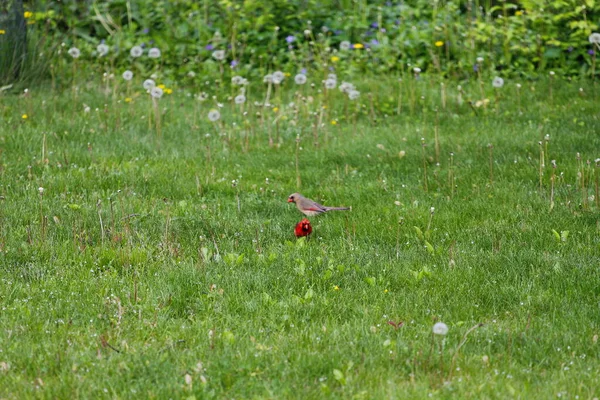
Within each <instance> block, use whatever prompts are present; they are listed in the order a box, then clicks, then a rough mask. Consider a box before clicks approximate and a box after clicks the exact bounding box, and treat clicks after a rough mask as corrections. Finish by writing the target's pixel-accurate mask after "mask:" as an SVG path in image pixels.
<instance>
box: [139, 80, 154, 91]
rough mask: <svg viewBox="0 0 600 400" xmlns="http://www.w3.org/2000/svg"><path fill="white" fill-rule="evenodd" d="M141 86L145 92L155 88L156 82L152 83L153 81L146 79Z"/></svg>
mask: <svg viewBox="0 0 600 400" xmlns="http://www.w3.org/2000/svg"><path fill="white" fill-rule="evenodd" d="M142 86H143V87H144V89H146V90H152V89H153V88H154V87H155V86H156V82H154V80H152V79H146V80H145V81H144V83H143V84H142Z"/></svg>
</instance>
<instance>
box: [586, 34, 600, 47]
mask: <svg viewBox="0 0 600 400" xmlns="http://www.w3.org/2000/svg"><path fill="white" fill-rule="evenodd" d="M588 40H589V41H590V43H592V44H597V45H600V33H598V32H594V33H592V34H591V35H590V36H589V37H588Z"/></svg>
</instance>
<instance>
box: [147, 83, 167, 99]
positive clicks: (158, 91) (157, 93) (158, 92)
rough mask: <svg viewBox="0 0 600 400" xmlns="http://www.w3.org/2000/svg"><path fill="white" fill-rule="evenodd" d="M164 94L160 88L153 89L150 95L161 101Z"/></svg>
mask: <svg viewBox="0 0 600 400" xmlns="http://www.w3.org/2000/svg"><path fill="white" fill-rule="evenodd" d="M163 93H164V92H163V90H162V89H161V88H159V87H158V86H157V87H153V88H152V89H151V90H150V95H151V96H152V97H153V98H155V99H160V98H161V97H162V95H163Z"/></svg>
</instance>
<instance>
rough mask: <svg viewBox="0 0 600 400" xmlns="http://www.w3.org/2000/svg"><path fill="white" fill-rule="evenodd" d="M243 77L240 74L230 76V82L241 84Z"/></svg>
mask: <svg viewBox="0 0 600 400" xmlns="http://www.w3.org/2000/svg"><path fill="white" fill-rule="evenodd" d="M243 79H244V78H242V77H241V76H239V75H236V76H234V77H232V78H231V83H232V84H234V85H241V84H242V82H243Z"/></svg>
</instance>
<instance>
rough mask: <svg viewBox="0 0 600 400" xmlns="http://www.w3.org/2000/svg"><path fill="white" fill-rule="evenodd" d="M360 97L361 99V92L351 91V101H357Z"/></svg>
mask: <svg viewBox="0 0 600 400" xmlns="http://www.w3.org/2000/svg"><path fill="white" fill-rule="evenodd" d="M359 97H360V92H359V91H358V90H351V91H350V92H349V93H348V98H349V99H350V100H356V99H358V98H359Z"/></svg>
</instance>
